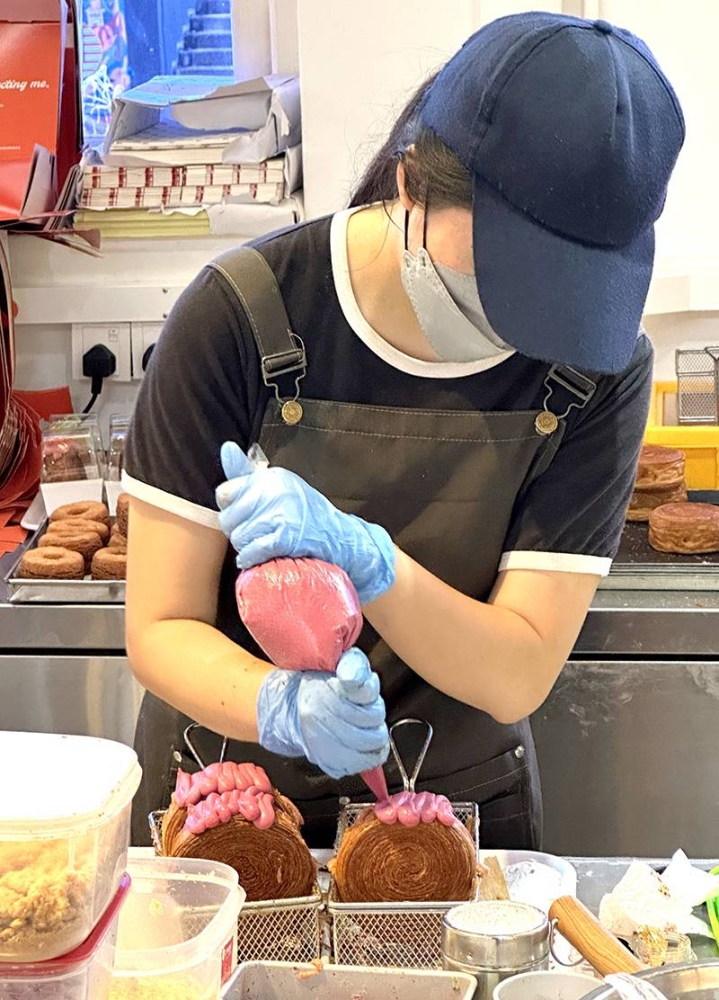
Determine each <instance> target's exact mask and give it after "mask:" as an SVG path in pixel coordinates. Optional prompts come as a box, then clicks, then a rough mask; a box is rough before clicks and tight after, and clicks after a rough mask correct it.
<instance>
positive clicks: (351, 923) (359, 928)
mask: <svg viewBox="0 0 719 1000" xmlns="http://www.w3.org/2000/svg"><path fill="white" fill-rule="evenodd" d="M327 906H328V912H329V915H330V919H331V921H332V954H333V957H334V961H335V962H336V963H337V964H338V965H365V966H371V967H373V968H377V967H383V968H404V969H440V968H441V967H442V941H441V937H442V917H443V916H444V914H445V913H446V912H447V910H450V909H451V908H452V907H453V906H457V903H456V902H454V903H340V902H338V901H337V900H336V898H335V896H334V888H332V889H330V895H329V900H328V904H327Z"/></svg>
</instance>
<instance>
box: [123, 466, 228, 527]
mask: <svg viewBox="0 0 719 1000" xmlns="http://www.w3.org/2000/svg"><path fill="white" fill-rule="evenodd" d="M122 488H123V489H124V490H125V492H126V493H129V494H130V496H131V497H135V498H136V499H137V500H144V502H145V503H149V504H152V506H153V507H159V508H160V509H161V510H166V511H167V512H168V513H169V514H176V515H177V516H178V517H184V518H185V520H186V521H193V522H194V523H195V524H201V525H202V526H203V527H205V528H214V529H215V530H216V531H219V530H220V521H219V514H218V512H217V511H216V510H210V509H209V508H208V507H201V506H200V504H198V503H192V501H191V500H185V499H184V498H183V497H176V496H175V495H174V494H173V493H166V492H165V490H161V489H160V488H159V487H157V486H150V484H149V483H143V482H142V480H140V479H134V478H133V477H132V476H129V475H128V474H127V473H126V472H123V473H122Z"/></svg>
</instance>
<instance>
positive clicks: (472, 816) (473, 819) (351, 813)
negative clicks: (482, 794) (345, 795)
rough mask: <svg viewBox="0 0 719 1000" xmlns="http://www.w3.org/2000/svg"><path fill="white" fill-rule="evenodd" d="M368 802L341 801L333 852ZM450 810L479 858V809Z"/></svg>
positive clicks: (459, 805) (466, 805)
mask: <svg viewBox="0 0 719 1000" xmlns="http://www.w3.org/2000/svg"><path fill="white" fill-rule="evenodd" d="M373 805H374V804H373V803H370V802H346V801H341V808H340V814H339V819H338V821H337V837H336V839H335V850H339V846H340V844H341V843H342V838H343V837H344V835H345V833H347V831H348V830H349V829H350V828H351V827H353V826H354V825H355V823H356V822H357V820H358V819H359V817H360V816H361V815H362V813H363V812H364V811H365V810H366V809H371V808H373ZM451 806H452V810H453V812H454V815H455V816H456V817H457V819H458V820H459V821H460V823H462V824H463V825H464V826H466V827H467V829H468V830H469V832H470V833H471V834H472V837H473V839H474V848H475V851H476V852H477V858H479V809H478V807H477V803H476V802H452V803H451Z"/></svg>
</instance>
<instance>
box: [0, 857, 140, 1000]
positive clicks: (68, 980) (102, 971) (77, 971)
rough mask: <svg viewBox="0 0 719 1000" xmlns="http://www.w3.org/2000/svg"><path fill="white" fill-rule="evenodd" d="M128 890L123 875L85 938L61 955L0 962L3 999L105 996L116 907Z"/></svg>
mask: <svg viewBox="0 0 719 1000" xmlns="http://www.w3.org/2000/svg"><path fill="white" fill-rule="evenodd" d="M129 890H130V878H129V876H128V875H125V876H123V878H122V879H121V881H120V888H119V889H118V890H117V892H116V893H115V896H114V898H113V900H112V902H111V903H110V905H109V906H108V908H107V910H105V912H104V914H103V915H102V918H101V919H100V923H99V924H98V925H97V927H96V928H95V930H94V931H93V932H92V934H91V935H90V937H89V938H87V940H86V941H84V942H83V944H81V945H80V947H79V948H76V949H75V950H74V951H71V952H70V953H69V954H67V955H64V956H63V957H62V958H54V959H51V960H50V961H49V962H26V963H24V964H18V965H0V997H2V998H3V1000H107V997H108V996H109V994H110V977H111V975H112V963H113V960H114V957H115V937H116V935H117V923H118V920H119V918H120V908H121V907H122V904H123V902H124V901H125V897H126V896H127V894H128V892H129Z"/></svg>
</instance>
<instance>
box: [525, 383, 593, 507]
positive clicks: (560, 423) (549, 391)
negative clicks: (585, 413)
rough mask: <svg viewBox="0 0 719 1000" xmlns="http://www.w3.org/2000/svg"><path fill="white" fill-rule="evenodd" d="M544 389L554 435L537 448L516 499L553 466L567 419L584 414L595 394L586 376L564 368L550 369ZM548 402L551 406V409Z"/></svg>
mask: <svg viewBox="0 0 719 1000" xmlns="http://www.w3.org/2000/svg"><path fill="white" fill-rule="evenodd" d="M544 388H545V389H546V394H545V396H544V403H543V411H544V412H545V413H549V414H551V416H552V417H553V418H554V431H553V433H551V434H549V435H548V436H547V438H546V440H545V442H544V447H542V448H540V450H539V452H538V453H537V457H536V459H535V461H534V462H533V464H532V467H531V468H530V470H529V473H528V474H527V478H526V479H525V481H524V483H523V484H522V489H521V490H520V492H519V496H518V499H520V498H521V497H522V496H523V495H524V493H525V492H526V491H527V490H528V489H529V487H530V486H531V484H532V483H533V482H534V480H535V479H537V478H538V477H539V476H541V475H542V474H543V473H544V472H546V471H547V469H548V468H549V466H550V465H551V464H552V461H553V460H554V457H555V455H556V454H557V451H558V450H559V446H560V444H561V443H562V438H563V437H564V432H565V431H566V429H567V421H566V418H567V416H568V415H569V412H570V410H583V409H584V407H585V406H586V405H587V403H588V402H589V401H590V399H591V398H592V396H593V395H594V393H595V392H596V390H597V384H596V382H592V380H591V379H590V378H587V376H586V375H582V373H581V372H578V371H576V369H574V368H569V367H568V366H567V365H552V367H551V368H550V369H549V371H548V372H547V375H546V377H545V379H544ZM550 400H551V402H552V404H553V406H551V407H550V405H549V404H550ZM557 411H559V412H557Z"/></svg>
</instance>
